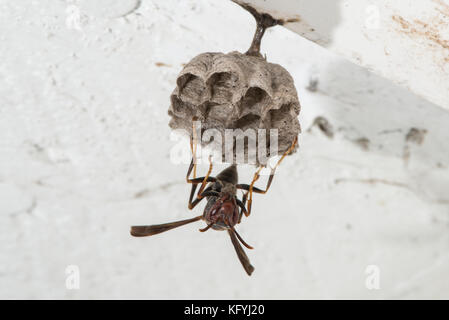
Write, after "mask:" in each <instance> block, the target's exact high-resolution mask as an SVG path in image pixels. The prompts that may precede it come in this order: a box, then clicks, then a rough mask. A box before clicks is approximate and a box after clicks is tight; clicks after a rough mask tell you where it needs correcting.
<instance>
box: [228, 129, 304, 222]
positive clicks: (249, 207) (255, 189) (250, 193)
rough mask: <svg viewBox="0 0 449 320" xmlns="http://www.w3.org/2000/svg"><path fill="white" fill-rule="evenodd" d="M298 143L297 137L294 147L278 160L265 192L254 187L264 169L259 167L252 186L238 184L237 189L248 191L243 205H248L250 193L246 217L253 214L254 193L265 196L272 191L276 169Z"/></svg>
mask: <svg viewBox="0 0 449 320" xmlns="http://www.w3.org/2000/svg"><path fill="white" fill-rule="evenodd" d="M297 142H298V138H297V137H296V138H295V140H293V143H292V145H291V146H290V148H288V150H287V151H285V152H284V154H283V155H282V157H281V158H280V159H279V160H278V162H277V163H276V165H275V166H274V167H273V168H272V169H271V172H270V177H269V178H268V182H267V186H266V187H265V190H261V189H259V188H256V187H254V183H255V182H256V181H257V180H258V179H259V177H260V171H261V170H262V168H263V167H259V169H257V171H256V173H255V174H254V178H253V181H251V184H250V185H248V184H238V185H237V186H236V188H237V189H242V190H246V191H247V192H246V193H245V194H244V196H243V203H246V199H247V197H248V193H249V199H248V212H247V213H245V215H246V216H247V217H248V216H249V215H250V214H251V205H252V202H253V192H255V193H260V194H265V193H267V191H268V189H270V186H271V183H272V182H273V177H274V174H275V172H276V168H277V167H278V166H279V165H280V164H281V162H282V160H284V158H285V157H286V156H287V155H288V154H289V153H290V152H292V151H293V150H294V148H295V146H296V143H297Z"/></svg>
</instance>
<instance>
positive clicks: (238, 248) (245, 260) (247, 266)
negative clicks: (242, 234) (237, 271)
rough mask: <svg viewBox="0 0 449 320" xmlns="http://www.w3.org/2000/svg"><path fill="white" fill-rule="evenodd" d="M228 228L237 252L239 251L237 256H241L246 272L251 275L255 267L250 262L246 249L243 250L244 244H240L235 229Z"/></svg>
mask: <svg viewBox="0 0 449 320" xmlns="http://www.w3.org/2000/svg"><path fill="white" fill-rule="evenodd" d="M227 230H228V234H229V236H230V237H231V241H232V245H233V246H234V249H235V252H236V253H237V257H238V258H239V260H240V263H241V264H242V266H243V268H244V269H245V271H246V273H247V274H248V275H249V276H250V275H251V274H252V273H253V271H254V267H253V266H252V265H251V263H250V262H249V259H248V256H247V255H246V253H245V251H244V250H243V248H242V246H241V245H240V243H239V241H238V239H237V237H236V235H235V231H233V230H232V229H227Z"/></svg>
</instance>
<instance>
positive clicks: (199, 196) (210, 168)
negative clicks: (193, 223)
mask: <svg viewBox="0 0 449 320" xmlns="http://www.w3.org/2000/svg"><path fill="white" fill-rule="evenodd" d="M212 168H213V164H212V157H211V156H209V170H208V171H207V174H206V176H205V177H204V179H203V182H202V183H201V187H200V190H198V194H197V198H198V199H202V198H203V195H202V193H203V191H204V188H205V187H206V184H207V183H208V182H210V179H209V178H212V179H213V180H214V182H215V181H216V180H217V179H216V178H214V177H209V175H210V174H211V172H212Z"/></svg>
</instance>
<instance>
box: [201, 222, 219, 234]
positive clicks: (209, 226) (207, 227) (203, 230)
mask: <svg viewBox="0 0 449 320" xmlns="http://www.w3.org/2000/svg"><path fill="white" fill-rule="evenodd" d="M214 224H215V222H214V223H211V224H208V225H207V226H206V228H203V229H200V232H206V231H207V230H209V229H210V228H211V227H212V226H213V225H214Z"/></svg>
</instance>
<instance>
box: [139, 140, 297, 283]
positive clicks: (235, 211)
mask: <svg viewBox="0 0 449 320" xmlns="http://www.w3.org/2000/svg"><path fill="white" fill-rule="evenodd" d="M192 140H194V139H193V138H192ZM192 140H191V149H192V154H193V158H192V161H191V163H190V166H189V170H188V171H187V176H186V181H187V183H190V184H192V189H191V192H190V197H189V204H188V207H189V209H193V208H194V207H195V206H196V205H197V204H198V203H200V202H201V200H202V199H207V204H206V207H205V208H204V212H203V214H202V215H201V216H197V217H195V218H192V219H187V220H181V221H176V222H170V223H165V224H159V225H151V226H133V227H131V235H132V236H135V237H145V236H152V235H155V234H158V233H161V232H165V231H168V230H171V229H173V228H177V227H180V226H183V225H185V224H188V223H192V222H195V221H198V220H204V221H205V222H206V224H207V226H206V227H205V228H203V229H200V231H201V232H204V231H207V230H208V229H210V228H212V229H214V230H226V231H227V232H228V234H229V236H230V238H231V241H232V244H233V246H234V249H235V251H236V253H237V256H238V258H239V260H240V262H241V263H242V266H243V268H244V269H245V271H246V273H247V274H248V275H251V273H252V272H253V271H254V267H253V266H252V265H251V263H250V262H249V259H248V257H247V255H246V253H245V251H244V250H243V248H242V246H241V245H240V243H242V244H243V245H244V246H245V247H247V248H248V249H253V248H252V247H251V246H249V245H248V244H247V243H246V242H245V241H244V240H243V239H242V238H241V237H240V235H239V234H238V233H237V231H236V230H235V228H234V227H235V225H237V224H238V223H240V221H241V219H242V215H243V214H244V215H245V216H247V217H248V216H249V215H250V213H251V203H252V194H253V192H255V193H261V194H264V193H266V192H267V191H268V189H269V188H270V185H271V182H272V180H273V177H274V173H275V170H276V168H277V166H278V165H279V164H280V163H281V161H282V160H283V159H284V157H285V156H286V155H287V154H289V153H290V152H291V151H292V150H293V149H294V147H295V145H296V141H297V140H296V139H295V141H294V142H293V144H292V146H291V147H290V148H289V150H287V151H286V152H285V153H284V155H283V156H282V157H281V158H280V159H279V161H278V163H277V164H276V166H275V167H274V168H272V169H271V173H270V176H269V178H268V182H267V186H266V188H265V190H261V189H259V188H256V187H254V183H255V182H256V181H257V180H258V179H259V177H260V175H259V174H260V171H261V170H262V168H263V167H259V169H258V170H257V171H256V173H255V175H254V178H253V180H252V182H251V184H249V185H248V184H238V183H237V182H238V174H237V166H236V165H235V164H233V165H231V166H229V167H228V168H226V169H224V170H223V171H222V172H220V173H219V174H218V175H217V176H216V177H211V176H210V174H211V172H212V161H211V159H210V158H209V163H210V165H209V170H208V172H207V174H206V176H204V177H200V178H196V177H195V175H196V157H195V152H196V145H195V150H194V148H193V143H192V142H193V141H192ZM192 171H193V176H194V177H193V178H192V179H190V175H191V174H192ZM198 186H200V189H199V190H198V192H197V193H196V198H195V199H193V198H194V196H195V192H196V189H197V188H198ZM238 189H240V190H244V191H246V192H244V194H243V197H242V200H240V199H238V198H237V190H238ZM248 197H249V198H248ZM247 202H248V206H247V207H246V203H247Z"/></svg>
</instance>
